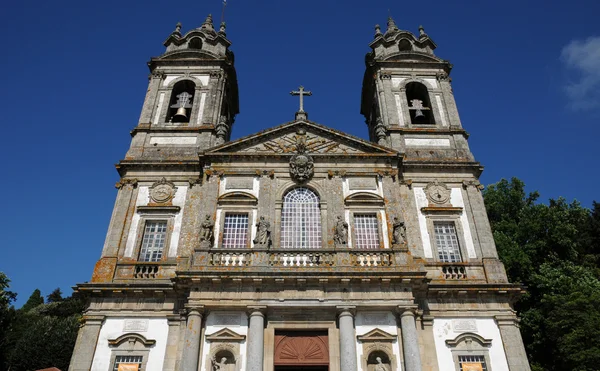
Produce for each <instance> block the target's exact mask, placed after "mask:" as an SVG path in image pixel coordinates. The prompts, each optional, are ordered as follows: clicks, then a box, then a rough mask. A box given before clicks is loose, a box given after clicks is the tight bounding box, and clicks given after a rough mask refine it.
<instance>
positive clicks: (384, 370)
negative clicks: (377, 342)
mask: <svg viewBox="0 0 600 371" xmlns="http://www.w3.org/2000/svg"><path fill="white" fill-rule="evenodd" d="M375 361H377V364H376V365H375V368H374V369H373V370H374V371H389V369H388V366H387V365H386V364H385V363H383V362H382V361H381V357H377V358H375Z"/></svg>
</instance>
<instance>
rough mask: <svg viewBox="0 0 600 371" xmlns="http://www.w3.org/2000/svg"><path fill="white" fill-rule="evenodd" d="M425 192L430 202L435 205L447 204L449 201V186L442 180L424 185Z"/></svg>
mask: <svg viewBox="0 0 600 371" xmlns="http://www.w3.org/2000/svg"><path fill="white" fill-rule="evenodd" d="M425 194H426V195H427V199H429V202H430V203H433V204H436V205H444V204H448V201H450V188H448V186H447V185H446V184H444V183H442V182H438V181H435V182H431V183H429V184H427V186H426V187H425Z"/></svg>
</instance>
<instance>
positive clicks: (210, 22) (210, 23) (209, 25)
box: [202, 14, 214, 30]
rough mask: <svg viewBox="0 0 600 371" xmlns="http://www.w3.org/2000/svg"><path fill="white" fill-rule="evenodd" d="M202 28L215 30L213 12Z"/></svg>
mask: <svg viewBox="0 0 600 371" xmlns="http://www.w3.org/2000/svg"><path fill="white" fill-rule="evenodd" d="M202 28H205V29H210V30H214V27H213V19H212V14H209V15H208V17H206V20H205V21H204V23H203V24H202Z"/></svg>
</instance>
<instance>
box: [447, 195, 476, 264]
mask: <svg viewBox="0 0 600 371" xmlns="http://www.w3.org/2000/svg"><path fill="white" fill-rule="evenodd" d="M450 202H451V203H452V206H454V207H462V208H463V211H462V213H461V214H460V224H461V226H462V229H463V232H464V236H463V237H464V239H465V244H466V246H465V247H466V248H467V254H468V255H469V258H475V257H477V255H476V254H475V245H474V244H473V235H472V234H471V227H470V226H469V219H468V218H467V212H466V211H465V202H464V201H463V196H462V191H461V189H460V188H452V192H451V193H450Z"/></svg>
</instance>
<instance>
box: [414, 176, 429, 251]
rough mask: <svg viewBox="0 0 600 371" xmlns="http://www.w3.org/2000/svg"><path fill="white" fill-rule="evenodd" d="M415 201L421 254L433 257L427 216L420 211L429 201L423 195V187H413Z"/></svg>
mask: <svg viewBox="0 0 600 371" xmlns="http://www.w3.org/2000/svg"><path fill="white" fill-rule="evenodd" d="M413 189H414V194H415V203H416V204H417V216H418V220H419V231H420V232H421V241H423V255H424V256H425V257H426V258H433V252H432V251H431V239H430V238H429V231H428V230H427V218H426V217H425V214H423V212H422V211H421V208H423V207H427V205H428V204H429V202H428V201H427V196H426V195H425V189H424V188H423V187H414V188H413Z"/></svg>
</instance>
